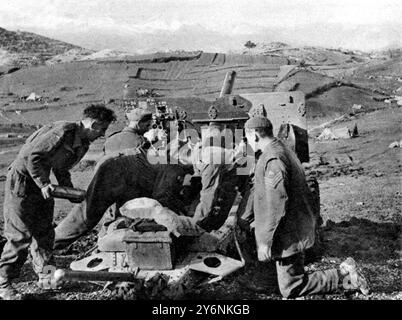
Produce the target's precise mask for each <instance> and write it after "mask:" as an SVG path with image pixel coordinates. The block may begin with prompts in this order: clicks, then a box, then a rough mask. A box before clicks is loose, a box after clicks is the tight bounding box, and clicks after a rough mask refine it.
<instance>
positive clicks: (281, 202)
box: [254, 139, 315, 258]
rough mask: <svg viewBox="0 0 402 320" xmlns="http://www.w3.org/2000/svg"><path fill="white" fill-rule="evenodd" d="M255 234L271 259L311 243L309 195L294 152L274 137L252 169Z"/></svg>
mask: <svg viewBox="0 0 402 320" xmlns="http://www.w3.org/2000/svg"><path fill="white" fill-rule="evenodd" d="M254 214H255V236H256V241H257V245H267V246H268V248H269V249H270V250H271V257H272V258H286V257H289V256H292V255H294V254H296V253H299V252H303V251H304V250H306V249H308V248H310V247H312V246H313V244H314V235H315V232H314V230H315V219H314V213H313V208H312V195H311V193H310V190H309V188H308V186H307V182H306V178H305V174H304V170H303V167H302V165H301V163H300V161H299V160H298V159H297V156H296V154H295V153H294V152H293V151H292V150H290V149H289V148H288V147H286V146H285V145H284V143H283V142H281V141H280V140H278V139H274V140H273V141H272V142H271V143H270V144H269V145H268V146H267V147H266V148H265V150H263V152H262V154H261V156H260V158H259V160H258V162H257V165H256V170H255V194H254Z"/></svg>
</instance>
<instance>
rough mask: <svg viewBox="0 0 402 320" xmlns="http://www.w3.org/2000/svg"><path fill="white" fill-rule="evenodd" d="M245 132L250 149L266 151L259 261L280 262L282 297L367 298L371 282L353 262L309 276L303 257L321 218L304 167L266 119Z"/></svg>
mask: <svg viewBox="0 0 402 320" xmlns="http://www.w3.org/2000/svg"><path fill="white" fill-rule="evenodd" d="M245 128H246V137H247V140H248V142H249V144H250V146H251V147H252V148H253V149H254V151H257V150H261V151H262V154H261V155H260V157H259V160H258V162H257V165H256V169H255V195H254V215H255V237H256V242H257V252H258V260H260V261H262V262H267V261H270V260H275V262H276V269H277V274H278V283H279V289H280V292H281V293H282V295H283V296H284V297H286V298H295V297H299V296H304V295H309V294H325V293H329V292H332V291H335V290H336V289H337V288H338V287H342V285H343V288H347V289H356V290H360V291H361V292H362V293H363V294H367V293H368V285H367V281H366V279H365V278H364V276H363V275H362V274H361V272H360V271H359V270H358V268H357V266H356V262H355V261H354V259H353V258H348V259H346V260H345V261H344V262H342V263H341V265H340V267H339V269H330V270H324V271H316V272H313V273H310V274H307V273H306V272H305V270H304V252H305V250H306V249H308V248H310V247H312V246H313V244H314V238H315V223H316V219H315V216H314V212H313V209H312V198H311V197H312V195H311V193H310V191H309V189H308V186H307V182H306V178H305V174H304V170H303V167H302V166H301V163H300V161H299V160H298V159H297V156H296V154H295V153H294V152H293V151H292V150H290V149H289V148H288V147H286V146H285V145H284V143H283V142H281V141H280V140H278V139H277V138H275V137H274V136H273V128H272V124H271V122H270V121H269V120H268V119H267V118H265V117H261V116H255V117H252V118H250V119H249V120H248V121H247V122H246V124H245Z"/></svg>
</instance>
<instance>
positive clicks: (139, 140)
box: [103, 127, 146, 154]
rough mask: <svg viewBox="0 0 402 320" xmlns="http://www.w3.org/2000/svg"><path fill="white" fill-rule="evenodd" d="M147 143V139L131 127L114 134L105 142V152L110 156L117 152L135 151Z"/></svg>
mask: <svg viewBox="0 0 402 320" xmlns="http://www.w3.org/2000/svg"><path fill="white" fill-rule="evenodd" d="M145 142H146V139H145V138H144V137H143V136H142V135H140V134H138V132H137V130H136V129H134V128H131V127H125V128H124V129H122V130H121V131H117V132H114V133H112V134H111V135H110V136H108V138H107V139H106V141H105V145H104V147H103V151H104V153H105V154H110V153H112V152H116V151H123V150H125V149H133V148H138V147H141V145H142V144H144V143H145Z"/></svg>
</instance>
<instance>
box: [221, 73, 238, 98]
mask: <svg viewBox="0 0 402 320" xmlns="http://www.w3.org/2000/svg"><path fill="white" fill-rule="evenodd" d="M235 78H236V71H228V72H227V73H226V76H225V80H223V85H222V90H221V93H220V94H219V98H222V97H223V96H224V95H226V94H231V93H232V90H233V85H234V81H235Z"/></svg>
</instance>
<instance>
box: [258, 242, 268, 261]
mask: <svg viewBox="0 0 402 320" xmlns="http://www.w3.org/2000/svg"><path fill="white" fill-rule="evenodd" d="M258 260H259V261H261V262H268V261H270V260H271V250H270V249H269V248H268V246H267V245H259V246H258Z"/></svg>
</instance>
